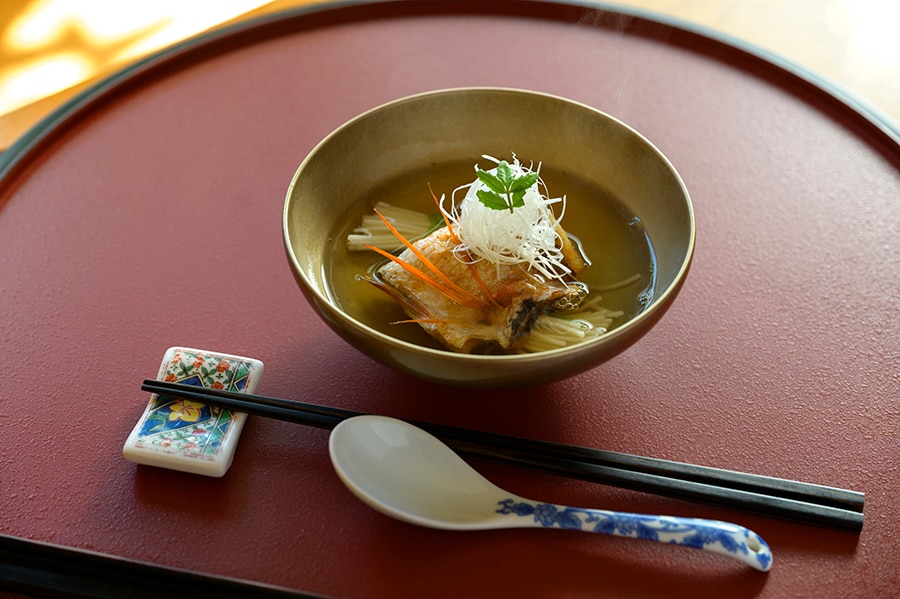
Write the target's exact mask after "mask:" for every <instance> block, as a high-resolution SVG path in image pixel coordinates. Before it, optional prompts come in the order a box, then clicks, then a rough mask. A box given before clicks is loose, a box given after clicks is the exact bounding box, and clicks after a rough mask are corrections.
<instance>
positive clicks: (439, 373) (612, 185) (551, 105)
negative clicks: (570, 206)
mask: <svg viewBox="0 0 900 599" xmlns="http://www.w3.org/2000/svg"><path fill="white" fill-rule="evenodd" d="M510 152H515V153H516V155H518V156H521V157H523V158H525V157H527V158H528V159H529V160H531V159H534V160H540V162H541V163H542V165H543V167H542V168H544V167H557V168H558V169H563V170H564V171H566V172H569V173H573V174H575V175H577V176H578V177H580V178H581V179H583V180H586V181H588V182H589V183H593V184H595V185H596V186H597V187H599V188H602V189H604V190H607V191H608V192H610V193H611V194H612V195H613V196H614V197H615V198H616V199H618V200H619V201H620V202H621V203H622V204H624V205H625V206H626V207H627V208H628V209H629V210H630V212H631V213H633V214H634V215H636V216H638V217H639V218H640V219H641V221H643V226H644V228H645V231H646V233H647V235H648V236H649V239H650V242H651V243H652V245H653V247H654V249H655V252H656V269H655V275H656V286H655V293H654V295H653V297H652V300H651V301H650V302H649V303H648V304H647V305H646V306H645V307H644V308H643V309H642V310H641V311H640V312H639V313H637V314H636V315H635V316H633V317H632V318H630V320H628V321H626V322H625V323H623V324H621V325H619V326H617V327H616V328H614V329H612V330H611V331H609V332H607V333H604V334H603V335H600V336H598V337H596V338H594V339H591V340H588V341H585V342H582V343H580V344H577V345H573V346H569V347H566V348H562V349H554V350H549V351H543V352H537V353H532V354H515V355H469V354H458V353H454V352H451V351H446V350H441V349H434V348H431V347H424V346H421V345H417V344H414V343H410V342H406V341H402V340H400V339H397V338H395V337H392V336H391V335H389V334H385V333H383V332H380V331H378V330H375V329H374V328H372V327H370V326H367V325H366V324H364V323H362V322H360V321H358V320H356V319H355V318H353V317H351V316H350V315H348V314H347V313H345V312H344V311H343V310H342V309H341V306H340V305H339V303H338V302H337V301H336V300H335V298H334V294H333V293H332V291H331V288H330V286H329V281H327V280H326V277H327V273H328V271H329V270H328V268H327V267H325V265H327V263H328V261H329V260H330V259H331V254H332V248H333V247H334V245H333V244H334V236H335V235H337V234H338V231H339V230H340V228H341V226H342V224H343V225H346V223H342V222H341V221H342V220H348V219H349V216H348V215H349V214H351V213H355V214H358V213H359V212H360V210H359V208H360V206H359V205H360V203H361V202H365V201H366V197H367V195H368V193H369V192H370V191H371V190H372V189H375V188H377V187H378V186H379V185H383V184H384V183H385V182H387V181H393V180H397V178H398V177H402V176H403V175H404V173H412V172H418V171H421V170H422V169H424V168H425V167H427V166H429V165H434V164H440V163H442V162H445V161H446V162H459V161H461V160H465V159H472V158H473V157H474V158H475V159H477V158H478V157H480V156H482V155H484V154H488V155H492V156H497V157H508V156H509V154H510ZM348 175H352V176H348ZM463 182H464V181H463ZM550 191H551V193H552V191H553V190H552V189H551V190H550ZM354 208H356V210H355V211H354ZM563 224H564V225H565V222H564V223H563ZM283 226H284V242H285V246H286V250H287V256H288V260H289V261H290V265H291V268H292V269H293V272H294V274H295V277H296V279H297V281H298V283H299V285H300V288H301V290H302V291H303V294H304V295H305V297H306V298H307V300H308V301H309V302H310V304H311V305H312V306H313V308H314V309H315V310H316V311H317V312H318V313H319V315H320V316H321V317H322V318H323V319H324V320H325V322H326V323H328V325H329V326H331V328H332V329H334V331H336V332H337V333H338V334H339V335H340V336H341V337H343V338H344V339H345V340H346V341H348V342H349V343H350V344H352V345H353V346H354V347H356V348H358V349H359V350H360V351H362V352H364V353H366V354H368V355H369V356H371V357H372V358H374V359H376V360H379V361H380V362H382V363H384V364H387V365H388V366H391V367H393V368H396V369H397V370H400V371H402V372H406V373H409V374H412V375H415V376H418V377H421V378H424V379H427V380H430V381H435V382H438V383H444V384H451V385H461V386H472V387H500V386H514V385H525V384H539V383H544V382H549V381H554V380H559V379H563V378H566V377H569V376H572V375H574V374H577V373H580V372H583V371H585V370H588V369H590V368H593V367H595V366H597V365H598V364H601V363H602V362H604V361H606V360H608V359H610V358H612V357H613V356H615V355H617V354H618V353H620V352H621V351H623V350H625V349H626V348H628V347H629V346H630V345H632V344H633V343H634V342H635V341H637V340H638V339H639V338H641V336H643V335H644V334H645V333H646V332H647V331H649V330H650V328H651V327H653V326H654V324H656V322H657V321H658V320H659V319H660V317H661V316H662V315H663V313H664V312H665V310H666V309H667V308H668V307H669V305H670V304H671V303H672V301H673V300H674V299H675V296H676V294H677V293H678V290H679V289H680V287H681V284H682V282H683V281H684V278H685V276H686V274H687V272H688V266H689V264H690V261H691V256H692V253H693V249H694V235H695V223H694V214H693V208H692V206H691V201H690V197H689V195H688V192H687V189H685V186H684V183H683V182H682V180H681V177H679V175H678V173H677V172H676V171H675V169H674V168H673V167H672V165H671V164H670V162H669V161H668V160H667V159H666V157H665V156H663V154H662V153H661V152H660V151H659V150H658V149H657V148H656V147H654V145H653V144H652V143H650V142H649V141H648V140H647V139H645V138H644V137H643V136H641V135H640V134H639V133H637V132H636V131H635V130H633V129H632V128H630V127H629V126H627V125H625V124H624V123H622V122H621V121H618V120H616V119H615V118H613V117H611V116H609V115H607V114H604V113H603V112H600V111H598V110H596V109H594V108H591V107H589V106H585V105H583V104H579V103H576V102H573V101H570V100H566V99H563V98H559V97H556V96H551V95H546V94H542V93H535V92H529V91H522V90H513V89H499V88H462V89H449V90H440V91H434V92H428V93H424V94H419V95H415V96H411V97H408V98H403V99H400V100H396V101H393V102H390V103H388V104H385V105H383V106H380V107H377V108H374V109H372V110H370V111H368V112H366V113H364V114H362V115H360V116H358V117H356V118H354V119H353V120H351V121H349V122H347V123H345V124H344V125H342V126H341V127H339V128H338V129H336V130H335V131H334V132H333V133H331V134H330V135H329V136H328V137H326V138H325V139H324V140H322V141H321V142H320V143H319V144H318V145H317V146H316V147H315V148H314V149H313V151H312V152H311V153H310V154H309V155H308V156H307V157H306V159H305V160H304V161H303V163H302V164H301V165H300V167H299V168H298V169H297V172H296V174H295V175H294V178H293V180H292V181H291V184H290V187H289V189H288V192H287V198H286V200H285V205H284V222H283Z"/></svg>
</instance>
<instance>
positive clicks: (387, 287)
mask: <svg viewBox="0 0 900 599" xmlns="http://www.w3.org/2000/svg"><path fill="white" fill-rule="evenodd" d="M414 245H415V246H416V248H417V249H418V250H419V251H420V252H421V253H422V254H423V255H424V256H425V257H426V258H427V259H428V260H429V261H430V262H431V263H432V264H434V265H435V267H437V268H438V269H439V270H440V271H441V272H442V273H444V274H445V275H446V276H447V277H448V278H449V279H450V280H452V281H453V282H454V283H456V284H457V285H458V286H460V287H462V288H464V289H465V290H466V291H468V292H469V293H470V294H471V295H472V296H474V297H475V298H477V299H473V300H471V301H467V302H465V303H458V302H456V301H454V300H453V299H451V298H449V297H447V296H446V295H445V294H443V293H441V292H440V291H439V290H437V289H435V288H434V287H433V286H431V285H429V284H427V283H426V282H424V281H422V280H421V279H420V278H419V277H416V276H415V275H413V274H411V273H410V272H409V271H407V270H406V269H405V268H403V267H402V266H400V265H398V264H396V263H395V262H388V263H387V264H386V265H384V266H382V267H381V268H379V269H378V270H377V271H376V275H377V280H375V281H373V282H375V284H376V285H378V286H380V287H381V288H382V289H383V290H384V291H386V292H387V293H388V294H390V295H391V296H393V297H394V298H395V299H396V300H397V301H398V302H399V303H400V304H401V305H402V306H403V308H404V311H405V312H406V313H407V314H408V315H409V316H410V318H412V319H415V320H418V321H419V324H420V325H421V326H422V328H424V329H425V330H426V331H427V332H428V333H429V334H431V335H432V336H434V337H435V338H437V339H438V340H440V341H441V342H442V343H443V344H444V345H446V346H447V347H448V348H450V349H452V350H454V351H458V352H462V353H475V352H481V351H490V350H492V349H493V348H495V347H496V348H499V349H500V350H501V351H503V352H512V351H514V350H515V349H516V346H517V345H518V344H519V343H520V342H522V341H524V338H525V337H526V336H527V334H528V332H529V331H530V330H531V327H532V325H533V324H534V321H535V320H536V319H537V318H538V317H539V316H540V315H541V314H543V313H544V312H545V311H546V310H547V308H548V307H549V306H550V305H551V304H553V303H554V302H556V301H557V300H559V299H561V298H563V297H564V296H566V295H567V294H568V293H570V290H569V288H568V286H567V285H566V284H565V283H562V282H560V281H556V280H551V281H542V280H540V279H537V278H536V277H534V276H533V275H531V274H529V273H528V272H526V271H525V270H524V268H522V267H520V266H519V265H495V264H492V263H489V262H487V261H484V260H482V261H479V262H476V263H474V264H471V265H469V264H467V263H465V262H463V261H462V260H460V259H459V257H457V255H456V254H455V253H454V252H453V249H454V248H455V247H456V242H455V240H454V238H453V236H452V234H451V232H450V231H449V230H448V229H447V228H446V227H444V228H442V229H439V230H437V231H435V232H434V233H432V234H431V235H429V236H428V237H425V238H423V239H421V240H419V241H417V242H415V243H414ZM400 259H401V260H403V261H404V262H407V263H409V264H411V265H412V266H414V267H416V268H418V269H420V270H422V271H425V272H428V274H429V276H433V275H432V273H431V272H430V271H429V270H428V269H427V267H426V266H425V265H424V264H423V262H422V261H421V260H420V259H419V258H418V257H417V256H416V255H415V254H414V253H413V252H412V251H410V250H409V249H407V250H405V251H404V252H403V253H402V254H401V255H400ZM472 268H474V269H475V270H476V271H477V273H478V276H479V277H480V278H481V280H482V281H483V282H484V284H485V286H486V287H487V290H488V291H489V293H490V296H488V295H487V294H486V293H485V291H484V289H483V288H482V286H481V285H480V284H479V282H478V281H477V279H476V278H475V276H474V275H473V274H472V270H471V269H472ZM433 278H436V277H433Z"/></svg>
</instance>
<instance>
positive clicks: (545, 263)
mask: <svg viewBox="0 0 900 599" xmlns="http://www.w3.org/2000/svg"><path fill="white" fill-rule="evenodd" d="M483 158H485V159H486V160H491V161H493V162H494V163H498V162H499V161H498V160H497V159H495V158H492V157H490V156H484V157H483ZM509 166H510V167H511V168H512V170H513V172H514V173H515V174H516V176H521V175H524V174H526V173H531V172H537V173H539V172H540V165H538V167H537V169H536V170H532V169H531V168H530V167H526V166H524V165H522V164H521V163H520V162H519V160H518V159H517V158H516V157H515V156H513V162H512V163H511V164H510V165H509ZM477 168H478V167H477V166H476V170H477ZM496 170H497V169H496V167H495V168H494V169H492V170H490V171H488V172H491V173H495V172H496ZM485 189H487V187H486V186H485V184H484V183H482V182H481V181H480V180H478V179H476V180H475V181H473V182H472V183H468V184H466V185H463V186H461V187H458V188H457V189H455V190H454V191H453V193H452V194H451V202H450V203H451V206H450V208H449V209H446V208H444V206H443V202H442V205H441V210H442V211H443V212H444V215H445V216H446V217H447V219H448V221H449V222H450V223H451V225H452V226H454V227H455V228H456V233H457V236H458V237H459V239H460V242H461V243H460V245H459V246H457V248H456V250H455V251H456V253H457V256H460V257H463V256H465V257H466V259H467V260H470V261H474V262H477V261H479V260H487V261H488V262H490V263H492V264H497V265H500V264H522V265H523V267H524V268H526V269H527V270H531V271H533V274H535V275H536V276H538V277H543V278H545V279H562V278H563V277H565V276H566V275H568V274H570V273H571V270H570V269H569V268H568V267H567V266H566V265H565V262H564V256H563V253H562V239H561V237H560V235H559V233H558V231H557V228H558V226H559V221H560V220H561V219H562V216H563V214H564V213H565V205H566V198H565V196H562V197H559V198H550V197H548V196H547V195H546V194H545V193H542V192H541V189H546V187H545V185H544V183H543V181H542V180H540V179H538V182H537V183H535V184H534V185H533V186H531V187H530V188H529V189H528V190H527V191H526V192H525V195H524V196H523V202H524V203H523V205H522V206H518V207H516V208H515V209H514V210H496V209H493V208H490V207H488V206H486V205H484V204H483V203H482V202H481V201H480V200H479V199H478V192H479V190H485ZM462 190H465V196H464V197H463V199H462V200H460V201H458V202H457V200H456V195H457V193H459V192H462ZM443 199H444V198H442V200H443ZM554 204H559V205H560V216H559V217H557V216H556V215H555V214H554V212H553V208H552V207H553V205H554Z"/></svg>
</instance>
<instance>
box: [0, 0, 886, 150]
mask: <svg viewBox="0 0 900 599" xmlns="http://www.w3.org/2000/svg"><path fill="white" fill-rule="evenodd" d="M260 4H261V5H260V6H259V7H257V8H255V9H253V10H248V11H247V12H246V13H245V14H243V15H242V16H240V17H236V18H234V19H229V20H227V21H226V24H227V23H231V22H235V21H241V20H245V19H248V18H253V17H256V16H260V15H263V14H268V13H271V12H274V11H278V10H283V9H286V8H293V7H298V6H308V5H314V4H327V2H319V1H309V0H274V1H271V2H264V0H260ZM610 4H613V5H616V4H618V5H621V6H624V7H628V8H632V9H639V10H646V11H652V12H655V13H658V14H661V15H666V16H668V17H674V18H677V19H683V20H685V21H687V22H689V23H693V24H698V25H702V26H704V27H709V28H711V29H712V30H715V31H719V32H723V33H727V34H728V35H732V36H734V37H735V38H737V39H740V40H744V41H747V42H750V43H752V44H755V45H758V46H759V47H761V48H763V49H765V50H767V51H771V52H774V53H776V54H777V55H780V56H783V57H785V58H787V59H789V60H791V61H794V62H796V63H797V64H799V65H801V66H803V67H805V68H807V69H810V70H811V71H813V72H814V73H817V74H819V75H821V76H822V77H825V78H826V79H828V80H829V81H833V82H835V83H837V84H839V85H840V86H842V87H843V88H846V89H847V90H849V91H850V92H851V93H853V94H855V95H856V96H858V97H860V98H862V99H863V100H864V101H866V102H867V103H869V104H871V105H872V106H873V107H874V108H876V109H877V110H878V111H879V112H881V113H883V114H885V115H887V116H888V117H889V118H891V119H892V120H893V121H895V122H900V36H898V35H897V32H896V26H897V23H900V3H897V2H891V1H884V0H620V1H619V2H611V3H610ZM36 5H49V2H47V0H37V1H36V0H13V1H11V2H4V3H2V6H0V35H2V36H4V39H5V42H4V45H3V48H2V54H0V56H2V58H0V81H2V80H3V77H4V76H5V75H8V74H9V73H10V71H11V70H12V69H13V68H16V69H18V68H21V67H22V66H23V65H27V64H28V62H29V61H35V60H37V59H38V58H41V57H42V56H46V55H48V54H50V53H53V52H57V51H66V52H75V53H81V54H83V55H84V56H86V57H87V58H88V60H89V62H90V64H91V65H92V67H93V71H94V72H93V75H92V76H91V77H90V78H88V79H86V80H85V81H84V82H83V83H81V84H78V85H74V86H72V87H69V88H66V89H65V90H62V91H60V92H58V93H54V94H51V95H48V96H46V97H43V98H41V99H38V100H35V101H34V102H31V103H29V104H27V105H24V106H21V107H19V108H16V109H13V110H10V111H8V112H6V113H5V114H2V111H0V148H5V147H8V146H9V144H11V143H12V142H13V141H14V140H15V139H16V138H17V137H19V136H20V135H22V133H24V132H25V131H26V130H27V129H28V128H29V127H31V126H32V125H34V124H35V123H36V122H37V121H38V120H40V119H41V118H43V117H44V116H45V115H47V114H48V113H49V112H50V111H52V110H53V109H54V108H55V107H57V106H58V105H60V104H61V103H62V102H64V101H65V100H66V99H68V98H69V97H71V96H72V95H73V94H75V93H77V92H78V91H80V90H81V89H83V88H84V87H85V86H86V85H90V84H91V83H93V82H94V81H96V80H97V79H98V78H100V77H103V76H105V75H107V74H109V73H111V72H114V71H115V70H117V69H119V68H121V67H123V66H124V65H125V64H127V60H123V59H122V58H121V57H120V56H117V54H116V51H115V49H116V48H118V47H119V45H121V42H119V41H118V40H114V41H111V42H109V43H106V44H103V43H96V42H95V43H92V42H91V40H90V39H86V38H85V37H84V36H79V35H76V34H75V33H74V32H73V31H69V30H70V29H72V27H73V26H72V25H69V26H66V25H65V24H64V23H62V22H60V26H61V27H66V30H67V31H69V33H67V34H66V35H64V36H62V38H61V39H60V40H57V41H52V40H47V43H46V44H44V45H43V47H41V46H40V45H38V46H37V47H36V48H29V49H17V48H15V47H11V45H10V42H9V38H10V37H11V35H12V32H13V27H14V26H17V25H20V19H21V17H22V15H27V14H28V11H29V9H31V8H34V7H35V6H36ZM141 5H144V6H145V7H151V6H152V7H154V8H153V10H152V11H151V10H149V8H145V10H146V11H147V13H148V15H152V18H153V19H154V20H155V21H154V22H153V23H151V24H152V25H154V26H155V25H156V23H157V22H162V20H165V19H170V20H173V21H176V22H177V21H178V20H179V19H182V20H184V19H185V18H186V14H187V13H188V12H195V11H196V10H197V6H196V5H195V4H193V3H190V2H186V3H181V4H178V3H171V5H170V6H167V7H165V8H164V9H160V8H159V7H158V6H155V5H156V3H153V2H149V1H148V0H143V1H142V2H137V3H130V4H129V8H128V10H129V11H130V12H133V13H135V14H139V13H140V11H141V10H142V8H141ZM69 10H70V11H72V12H71V13H70V14H69V19H70V20H73V19H75V18H77V16H78V12H77V11H78V8H77V7H70V8H69ZM84 12H87V10H86V9H84ZM88 16H91V15H90V14H89V15H88ZM148 18H149V16H148ZM191 23H197V20H196V18H195V19H193V20H192V21H191ZM222 24H223V23H222V22H219V21H215V20H210V21H209V22H207V23H204V22H202V20H201V21H200V22H199V24H198V25H197V27H198V28H204V27H210V28H213V27H217V26H221V25H222ZM198 32H199V30H198ZM117 44H118V45H117Z"/></svg>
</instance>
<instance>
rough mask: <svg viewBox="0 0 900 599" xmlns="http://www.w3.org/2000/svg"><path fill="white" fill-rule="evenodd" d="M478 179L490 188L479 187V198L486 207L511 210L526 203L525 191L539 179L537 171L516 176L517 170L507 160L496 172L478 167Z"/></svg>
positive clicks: (499, 165) (502, 162)
mask: <svg viewBox="0 0 900 599" xmlns="http://www.w3.org/2000/svg"><path fill="white" fill-rule="evenodd" d="M476 173H477V175H478V180H479V181H481V182H482V183H484V185H485V186H486V187H487V188H488V189H489V190H490V191H486V190H484V189H479V190H478V192H477V194H476V195H477V196H478V199H479V200H480V201H481V203H482V204H484V205H485V206H486V207H488V208H491V209H493V210H509V211H510V212H512V211H513V209H514V208H521V207H522V206H524V205H525V192H526V191H528V190H529V189H530V188H531V187H532V186H533V185H534V184H535V183H537V180H538V174H537V173H525V174H524V175H522V176H520V177H516V174H515V172H514V171H513V170H512V168H510V166H509V163H507V162H506V161H505V160H502V161H500V164H498V165H497V170H496V174H494V173H489V172H487V171H483V170H481V169H478V170H477V171H476Z"/></svg>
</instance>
